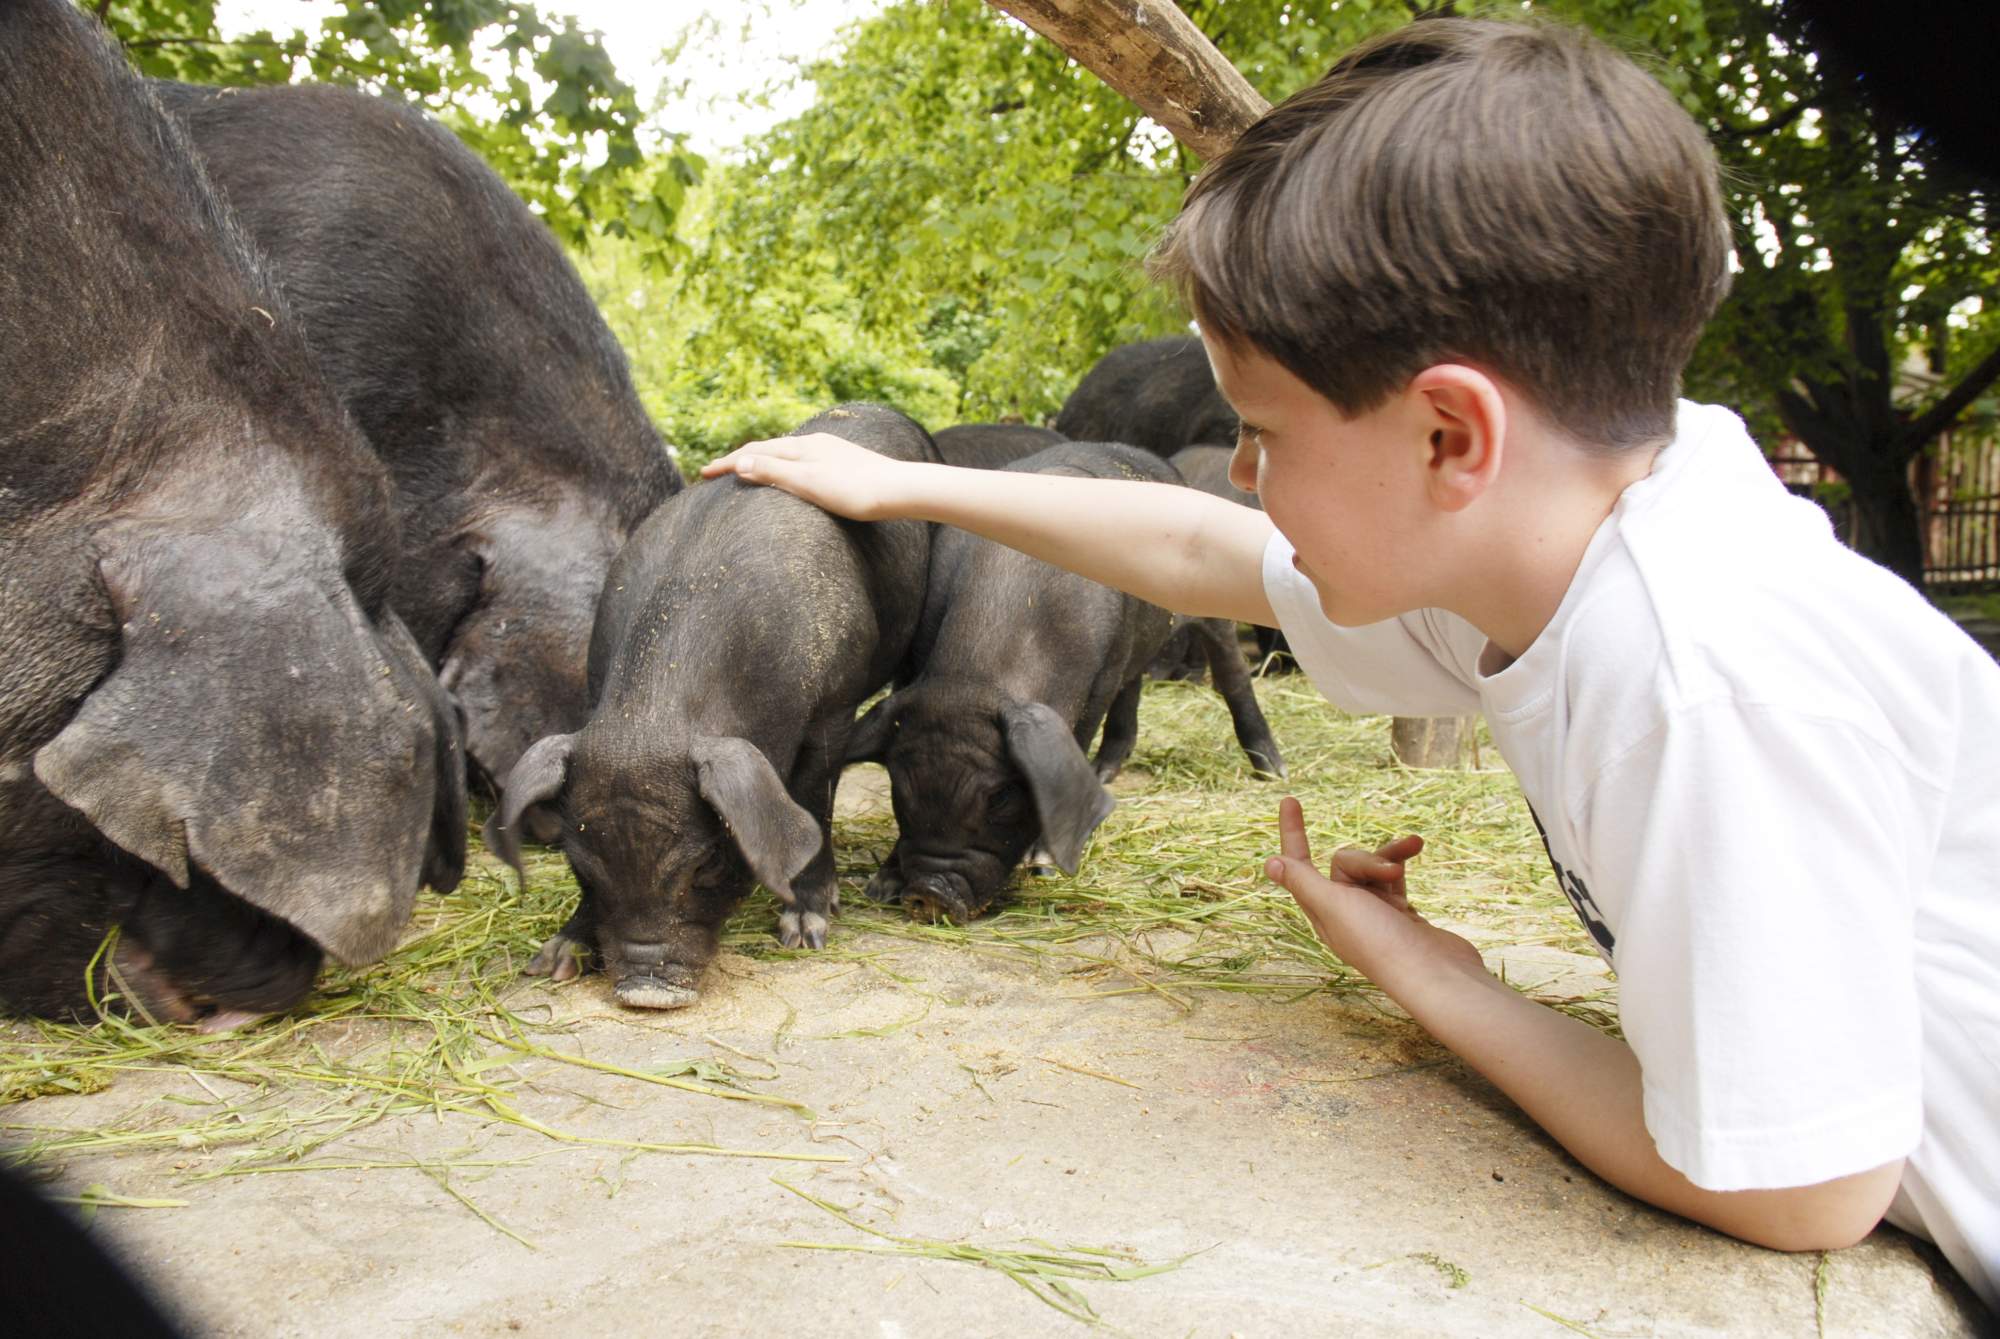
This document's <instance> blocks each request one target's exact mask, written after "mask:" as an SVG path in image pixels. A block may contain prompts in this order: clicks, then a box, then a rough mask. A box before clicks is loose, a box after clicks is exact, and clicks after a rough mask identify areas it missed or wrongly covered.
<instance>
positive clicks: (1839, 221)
mask: <svg viewBox="0 0 2000 1339" xmlns="http://www.w3.org/2000/svg"><path fill="white" fill-rule="evenodd" d="M1182 8H1183V9H1184V11H1185V12H1186V13H1187V14H1188V15H1189V16H1190V17H1191V18H1192V19H1193V20H1194V21H1195V23H1196V24H1197V25H1198V26H1199V27H1200V28H1201V29H1202V30H1203V31H1204V32H1205V33H1206V34H1207V35H1208V36H1209V37H1210V39H1211V40H1213V41H1214V42H1215V43H1216V45H1217V46H1218V48H1219V49H1220V50H1221V51H1222V53H1223V54H1224V55H1225V56H1226V57H1228V58H1229V59H1230V60H1231V61H1232V62H1233V63H1234V64H1235V65H1236V66H1237V68H1238V69H1240V70H1241V71H1242V72H1243V73H1244V74H1245V75H1246V76H1247V77H1248V78H1249V79H1250V81H1251V83H1252V84H1253V85H1255V86H1256V87H1257V89H1258V90H1259V91H1260V92H1261V93H1263V94H1264V95H1265V96H1266V97H1268V98H1271V99H1273V100H1277V99H1281V98H1283V97H1284V96H1285V95H1287V94H1289V93H1290V92H1292V91H1293V90H1294V89H1296V88H1297V87H1299V86H1301V85H1302V84H1303V83H1305V82H1307V81H1309V80H1310V79H1312V78H1314V77H1316V76H1317V75H1318V74H1319V72H1320V71H1322V70H1323V69H1324V68H1325V67H1326V66H1327V65H1328V64H1329V63H1331V61H1332V60H1333V59H1334V58H1335V57H1336V56H1337V55H1338V54H1339V53H1340V52H1341V51H1343V50H1345V49H1347V48H1348V47H1349V46H1351V45H1352V44H1354V43H1355V42H1358V41H1360V40H1362V39H1364V38H1366V37H1368V36H1370V35H1372V34H1374V33H1376V32H1379V31H1381V30H1383V29H1384V28H1387V27H1391V26H1394V25H1396V24H1400V23H1403V22H1407V21H1409V20H1410V18H1411V15H1412V9H1413V6H1411V5H1410V4H1407V3H1402V2H1401V0H1344V2H1343V3H1341V4H1338V5H1333V4H1329V3H1319V4H1308V3H1300V2H1298V0H1227V2H1226V3H1224V2H1222V0H1182ZM1532 9H1533V10H1534V11H1536V12H1538V13H1540V14H1543V15H1547V16H1550V17H1553V18H1557V19H1561V20H1566V21H1571V22H1577V23H1581V24H1583V25H1585V26H1587V27H1589V28H1591V29H1592V30H1594V31H1596V32H1597V33H1599V34H1600V35H1601V36H1603V37H1605V38H1606V39H1607V40H1609V41H1611V42H1613V43H1614V44H1616V45H1618V46H1619V47H1621V48H1622V49H1624V50H1626V51H1627V52H1629V53H1631V54H1633V55H1634V56H1635V57H1636V58H1638V59H1639V60H1641V61H1642V62H1643V63H1644V64H1646V65H1647V67H1648V68H1649V69H1651V70H1652V71H1653V72H1654V73H1655V74H1656V75H1657V76H1658V77H1659V78H1660V79H1661V80H1662V82H1663V83H1665V84H1666V85H1667V86H1668V88H1669V89H1670V90H1672V91H1673V93H1674V94H1675V95H1676V96H1677V97H1678V98H1679V99H1680V100H1681V102H1682V103H1683V105H1684V106H1686V107H1687V109H1688V110H1689V111H1690V113H1692V114H1693V115H1694V116H1695V117H1696V118H1697V120H1699V121H1700V122H1701V123H1702V124H1703V125H1704V126H1705V127H1707V129H1708V130H1709V132H1710V134H1711V137H1712V139H1713V142H1714V143H1715V145H1716V147H1717V151H1718V153H1719V155H1720V156H1721V158H1722V160H1723V162H1724V164H1725V169H1726V172H1727V179H1728V187H1729V194H1730V202H1731V207H1732V209H1733V211H1734V213H1735V215H1736V219H1737V243H1738V252H1739V259H1740V261H1741V264H1742V272H1741V273H1740V274H1739V275H1738V276H1737V281H1736V285H1735V291H1734V292H1733V294H1732V296H1731V297H1730V299H1729V301H1728V303H1727V304H1726V305H1725V307H1724V310H1723V312H1722V313H1721V315H1720V316H1719V318H1718V319H1717V321H1716V322H1715V324H1714V326H1713V327H1712V328H1711V330H1710V332H1709V334H1708V336H1707V338H1706V339H1705V340H1704V342H1703V345H1702V347H1701V350H1700V352H1699V353H1698V354H1697V357H1696V360H1695V362H1694V364H1693V366H1692V367H1691V368H1690V369H1689V377H1688V380H1689V389H1690V391H1691V393H1693V394H1696V395H1698V396H1701V397H1704V398H1714V399H1719V400H1722V401H1724V402H1727V403H1730V404H1733V405H1735V406H1737V407H1739V408H1740V409H1742V410H1743V411H1744V412H1745V413H1746V414H1747V415H1748V416H1750V417H1751V418H1752V419H1753V420H1754V421H1755V423H1756V425H1757V426H1758V427H1759V429H1760V430H1761V431H1762V432H1763V433H1764V435H1765V436H1766V437H1767V438H1768V437H1770V436H1773V435H1775V434H1776V433H1778V432H1789V433H1791V434H1793V435H1795V436H1797V437H1798V438H1799V439H1800V440H1802V441H1803V442H1804V443H1805V444H1806V445H1807V446H1809V447H1810V448H1811V449H1813V450H1814V451H1815V452H1817V453H1819V454H1820V455H1821V456H1822V458H1824V459H1826V460H1827V461H1828V463H1830V464H1832V465H1834V466H1835V467H1836V468H1837V469H1839V470H1840V471H1842V473H1844V474H1846V475H1847V476H1848V477H1849V479H1850V480H1851V481H1852V482H1853V484H1854V488H1855V495H1856V499H1857V502H1859V503H1861V504H1862V505H1861V515H1862V533H1861V535H1860V536H1859V539H1860V542H1861V543H1862V544H1863V546H1864V547H1865V548H1867V549H1868V550H1869V551H1871V552H1872V553H1874V554H1875V556H1877V557H1879V558H1882V559H1884V560H1885V561H1888V562H1889V563H1890V565H1892V566H1895V567H1897V568H1898V569H1899V570H1902V571H1904V572H1905V573H1906V574H1914V571H1915V570H1916V564H1917V562H1918V561H1919V559H1918V555H1917V554H1916V553H1915V551H1914V544H1915V531H1914V516H1915V511H1914V504H1913V502H1912V500H1911V497H1910V493H1909V490H1908V487H1907V484H1906V482H1905V478H1904V473H1903V471H1904V467H1905V466H1906V465H1907V463H1908V461H1909V460H1910V458H1911V456H1912V455H1913V454H1914V453H1915V452H1917V451H1920V450H1922V449H1924V448H1925V447H1926V445H1927V444H1929V443H1930V442H1932V441H1934V440H1935V438H1936V436H1937V434H1938V431H1939V430H1940V429H1941V428H1942V427H1944V426H1947V425H1948V424H1949V423H1950V422H1952V421H1953V420H1955V419H1957V418H1959V417H1960V416H1961V415H1962V414H1963V413H1964V412H1965V411H1966V409H1967V407H1968V406H1969V405H1976V404H1977V403H1979V401H1980V397H1981V395H1982V394H1983V393H1984V392H1986V391H1987V390H1988V389H1989V388H1990V386H1991V384H1992V382H1993V380H1994V377H1995V375H2000V359H1996V357H1995V355H1994V350H1995V348H1996V345H2000V326H1996V324H1995V319H1994V316H1993V312H1992V310H1991V306H1990V303H1988V302H1987V301H1986V300H1985V295H1986V294H1987V293H1989V292H1990V291H1991V290H1993V289H1994V287H1995V285H1996V279H2000V261H1996V259H1995V257H1994V255H1993V250H1992V235H1991V201H1992V195H1991V192H1992V183H1990V182H1982V181H1979V180H1976V179H1974V178H1972V177H1970V176H1968V175H1967V174H1966V173H1964V172H1962V171H1959V170H1957V169H1954V168H1952V167H1950V166H1949V165H1948V164H1947V163H1945V162H1944V161H1943V160H1942V159H1940V158H1939V157H1938V156H1937V155H1936V154H1935V153H1933V152H1932V151H1931V146H1929V145H1928V144H1927V143H1926V141H1925V140H1924V137H1923V136H1922V135H1920V134H1918V133H1915V132H1913V131H1912V130H1911V129H1910V128H1909V127H1906V126H1903V125H1900V124H1898V123H1897V122H1896V121H1895V120H1894V119H1893V118H1891V117H1890V116H1889V115H1888V114H1887V113H1885V112H1882V111H1880V110H1879V109H1877V108H1874V107H1873V106H1871V105H1870V104H1869V102H1868V101H1867V99H1865V98H1862V97H1860V96H1857V93H1856V90H1855V89H1854V88H1853V87H1852V85H1851V81H1850V82H1843V81H1842V79H1841V78H1840V77H1839V76H1838V74H1837V73H1836V72H1835V71H1834V68H1833V67H1832V66H1831V65H1830V64H1829V63H1828V62H1825V61H1823V60H1821V59H1819V57H1818V55H1817V54H1816V53H1815V52H1814V51H1813V50H1812V49H1811V47H1810V45H1809V44H1808V43H1807V41H1806V40H1805V37H1804V35H1803V34H1802V33H1801V32H1800V30H1799V29H1797V28H1796V27H1795V26H1794V25H1793V24H1791V23H1790V21H1789V20H1788V19H1787V17H1786V15H1785V14H1784V13H1783V12H1782V11H1781V10H1780V8H1779V7H1778V6H1777V4H1776V3H1774V0H1658V2H1657V3H1649V4H1645V5H1632V4H1630V3H1627V2H1626V0H1536V3H1534V4H1533V5H1532ZM1509 12H1510V13H1512V12H1516V11H1514V10H1512V9H1511V8H1510V10H1509ZM808 75H809V77H810V78H812V79H813V81H814V82H815V84H816V87H817V92H818V98H817V101H816V102H815V103H814V105H813V106H812V108H811V109H810V110H809V111H807V112H806V113H804V114H803V115H801V116H799V117H798V118H796V119H794V120H792V121H790V122H787V123H785V124H784V125H781V126H779V127H778V128H777V129H775V130H774V131H772V132H771V133H770V134H768V135H766V136H765V137H763V138H762V139H761V140H759V141H758V142H756V143H755V144H754V145H753V146H752V149H751V152H750V154H749V155H748V157H747V159H746V161H744V162H743V163H741V164H738V165H734V166H732V167H730V168H729V169H727V170H726V171H725V172H723V173H721V174H719V175H718V177H717V178H716V180H715V181H714V182H713V183H712V187H713V189H712V190H711V191H709V192H707V193H706V194H705V196H704V201H703V204H702V206H701V208H699V209H698V210H695V211H693V212H692V213H691V215H690V219H689V224H690V230H689V233H688V240H689V244H690V246H691V248H692V250H691V253H690V255H689V257H688V259H687V261H686V263H685V264H684V265H683V266H682V267H681V269H680V270H679V271H678V272H677V274H676V276H675V277H674V281H673V282H672V283H671V284H668V285H666V286H664V287H661V288H658V289H656V290H654V297H656V298H657V299H658V300H659V301H662V302H665V303H667V304H669V305H671V306H672V307H673V308H674V309H675V311H674V313H672V314H671V315H670V318H669V319H672V320H676V321H679V322H683V323H684V324H683V326H682V328H683V329H684V331H685V334H686V338H685V340H684V341H681V342H679V343H677V345H676V353H677V356H678V363H679V365H678V366H677V367H676V368H675V369H673V370H671V371H670V372H667V373H665V374H664V376H663V377H662V379H661V380H660V381H659V382H658V383H657V384H658V386H659V390H658V397H659V400H660V403H661V405H662V408H663V410H664V412H665V415H666V417H667V419H668V421H669V426H670V429H671V430H672V431H673V432H674V433H675V434H676V435H677V436H678V437H679V438H680V439H681V440H684V441H686V442H687V443H688V444H689V445H691V446H693V447H694V448H695V449H696V451H697V453H705V452H706V451H710V450H714V449H717V448H719V447H723V446H727V445H730V444H731V443H732V442H733V441H734V440H740V439H741V438H742V437H743V436H745V435H750V434H753V433H756V432H761V431H766V430H770V429H773V428H776V427H779V426H782V425H783V424H784V423H785V422H786V421H788V420H790V419H793V418H796V417H797V411H798V410H800V409H803V408H806V407H809V406H810V405H812V404H817V403H823V402H824V401H825V400H826V399H827V398H828V397H831V396H840V395H848V394H868V395H879V396H884V397H886V398H890V399H893V400H898V401H900V402H902V403H905V404H907V405H908V406H909V407H911V408H912V409H913V411H915V412H918V413H919V415H920V416H921V417H924V418H925V419H926V421H928V422H933V423H937V424H940V425H941V424H942V423H944V422H948V421H958V420H977V419H985V418H993V417H999V416H1004V415H1021V416H1024V417H1027V418H1030V419H1036V418H1040V417H1043V416H1045V415H1047V414H1049V413H1050V412H1051V411H1052V410H1053V408H1054V407H1055V406H1056V404H1058V403H1059V402H1060V399H1061V397H1062V395H1063V393H1064V392H1065V391H1066V390H1067V389H1068V388H1069V387H1070V386H1071V385H1073V384H1074V382H1075V379H1076V377H1077V375H1078V374H1079V373H1080V372H1081V371H1082V370H1083V369H1084V368H1085V367H1087V366H1088V365H1089V364H1090V363H1091V362H1092V361H1093V360H1094V359H1095V358H1096V357H1098V356H1099V355H1101V354H1102V353H1103V352H1104V351H1105V350H1106V349H1107V348H1109V347H1111V346H1112V345H1114V344H1117V343H1120V342H1123V341H1126V340H1131V339H1137V338H1142V337H1145V336H1149V335H1154V334H1159V333H1163V332H1166V331H1170V330H1174V329H1178V328H1182V322H1183V317H1182V315H1181V314H1180V313H1178V312H1176V311H1175V310H1174V309H1173V308H1172V306H1171V304H1170V303H1169V302H1167V301H1166V299H1165V297H1164V295H1162V294H1160V293H1158V292H1157V291H1155V290H1153V289H1152V288H1151V287H1150V286H1149V285H1148V284H1147V282H1146V280H1145V278H1144V276H1143V273H1142V271H1141V268H1140V265H1139V261H1140V258H1141V257H1142V256H1143V254H1144V252H1145V250H1146V248H1147V247H1148V245H1149V244H1150V242H1151V240H1152V239H1153V238H1154V237H1155V236H1156V235H1157V233H1158V231H1159V229H1160V228H1161V227H1162V226H1163V225H1164V224H1165V223H1166V222H1167V220H1168V219H1169V218H1170V217H1171V216H1172V213H1173V210H1174V208H1175V206H1176V204H1177V202H1178V199H1179V196H1180V194H1181V192H1182V191H1183V189H1184V188H1185V186H1186V183H1187V181H1188V180H1189V177H1190V174H1191V173H1192V172H1193V171H1195V170H1197V168H1198V166H1199V164H1198V163H1197V162H1196V161H1194V160H1193V159H1192V158H1191V157H1190V156H1189V155H1188V154H1187V153H1186V152H1185V151H1184V150H1182V149H1180V148H1179V147H1178V146H1176V145H1174V144H1172V143H1171V141H1169V140H1167V139H1166V137H1165V136H1164V135H1163V134H1161V132H1159V130H1158V129H1157V127H1153V126H1152V125H1151V123H1150V122H1147V121H1145V120H1144V119H1143V118H1142V117H1141V116H1140V114H1139V113H1138V111H1137V110H1136V109H1135V108H1134V107H1133V106H1132V105H1131V104H1130V103H1128V102H1126V101H1125V100H1124V99H1123V98H1121V97H1119V96H1117V95H1116V94H1114V93H1112V92H1111V91H1110V90H1109V89H1107V88H1106V87H1105V86H1104V85H1103V84H1101V83H1099V82H1098V80H1097V79H1096V78H1095V77H1094V76H1092V75H1090V74H1089V73H1088V72H1086V71H1084V70H1082V69H1081V68H1080V67H1078V66H1077V65H1075V64H1074V63H1073V62H1071V61H1070V60H1068V59H1067V58H1066V57H1065V56H1064V55H1063V54H1062V53H1061V52H1060V51H1059V50H1057V49H1056V48H1055V47H1053V46H1052V45H1051V44H1049V43H1048V42H1045V41H1042V40H1040V39H1038V38H1035V37H1034V36H1032V35H1031V34H1029V33H1028V32H1027V31H1026V30H1025V29H1023V28H1022V27H1021V26H1020V25H1019V24H1017V23H1015V22H1013V21H1012V20H1009V19H1007V18H1006V17H1004V16H1003V15H1000V14H998V13H996V12H995V11H993V10H991V9H989V8H987V7H986V6H985V5H983V4H980V3H977V2H976V0H942V3H934V2H931V0H923V2H920V3H902V4H897V5H893V6H891V7H890V8H888V9H886V10H884V11H883V12H882V13H881V14H880V15H879V16H877V17H875V18H873V19H871V20H869V21H867V22H865V23H862V24H859V25H857V26H855V27H854V28H852V29H851V30H850V31H849V32H848V34H847V36H846V39H845V41H844V43H843V44H842V46H841V47H840V49H839V50H837V51H836V52H834V53H832V54H830V55H829V56H828V57H827V58H826V59H825V60H823V61H821V62H820V63H819V64H817V65H816V66H814V67H812V68H811V69H810V70H809V71H808ZM1913 354H1915V355H1920V356H1921V358H1922V360H1923V361H1924V362H1925V363H1926V364H1927V365H1928V366H1929V367H1930V368H1931V369H1932V371H1933V375H1932V376H1931V377H1930V378H1928V379H1925V380H1924V382H1923V384H1924V385H1928V386H1932V387H1935V386H1937V385H1939V384H1941V385H1942V387H1943V389H1935V388H1933V389H1929V390H1926V389H1923V388H1922V387H1921V386H1920V385H1919V384H1918V382H1916V381H1913V380H1911V379H1908V378H1905V377H1903V376H1902V375H1901V372H1902V369H1903V368H1904V367H1905V365H1906V363H1908V362H1909V360H1910V358H1911V357H1912V355H1913Z"/></svg>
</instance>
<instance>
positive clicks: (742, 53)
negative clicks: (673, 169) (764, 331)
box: [216, 0, 886, 154]
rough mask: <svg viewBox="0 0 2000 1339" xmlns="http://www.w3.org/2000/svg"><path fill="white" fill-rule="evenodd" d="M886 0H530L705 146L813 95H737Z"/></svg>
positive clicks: (260, 22)
mask: <svg viewBox="0 0 2000 1339" xmlns="http://www.w3.org/2000/svg"><path fill="white" fill-rule="evenodd" d="M885 3H886V0H734V2H733V3H732V2H731V0H538V3H537V9H538V10H539V11H540V12H541V14H542V15H543V17H544V18H549V19H553V18H555V17H557V16H560V15H562V14H574V15H575V16H576V18H577V22H578V23H579V24H580V25H581V26H583V27H585V28H594V29H596V30H597V31H599V32H601V33H603V34H604V47H605V50H606V51H608V52H610V53H611V59H612V60H613V61H614V62H615V63H616V64H617V66H618V73H619V74H620V75H621V76H623V77H624V79H625V80H626V82H628V83H630V84H631V85H632V86H633V87H635V88H637V89H638V90H639V102H640V105H641V106H647V107H649V106H651V105H652V104H653V101H654V99H655V98H656V97H658V96H659V94H660V91H661V87H662V85H663V84H666V85H667V87H668V96H667V98H666V100H665V101H664V102H663V103H662V104H661V108H660V111H659V113H658V114H657V116H656V117H654V118H653V119H654V123H655V124H657V125H659V126H660V127H661V128H662V129H666V130H675V131H681V132H684V133H686V134H687V135H688V137H689V141H690V143H691V144H692V146H693V147H694V149H695V150H696V151H697V152H700V153H704V154H712V153H715V152H717V151H719V150H724V149H728V148H732V147H734V146H736V145H737V144H740V143H741V142H742V141H743V139H744V138H745V137H747V136H749V135H753V134H756V133H757V132H758V131H760V130H764V129H766V128H768V127H770V126H771V125H774V124H776V123H777V122H778V121H781V120H783V119H784V118H785V117H787V116H791V115H794V114H796V113H798V112H800V111H803V110H804V109H805V108H806V107H807V106H809V105H810V104H811V102H812V89H811V87H810V86H806V85H794V86H792V87H789V88H785V89H782V90H779V91H777V92H775V93H774V95H773V96H772V98H771V105H770V106H769V107H745V106H742V105H740V103H739V102H738V99H739V98H741V97H742V96H743V95H744V94H748V93H756V92H759V91H761V90H764V89H766V88H769V87H770V86H772V85H774V84H777V83H781V82H783V81H786V80H788V79H789V78H790V76H791V75H792V74H793V73H794V71H795V70H796V68H797V65H798V63H799V62H800V61H802V60H808V59H810V58H812V57H814V56H817V55H819V54H820V53H821V52H823V51H825V50H826V49H827V48H828V47H829V46H831V45H832V43H833V41H834V37H835V34H836V33H837V32H838V30H839V29H840V28H841V27H842V26H843V25H845V24H848V23H851V22H853V21H855V20H857V19H862V18H866V17H868V16H869V15H871V14H873V13H875V12H877V11H878V10H880V9H881V8H882V7H883V5H884V4H885ZM338 8H339V6H338V5H336V4H334V3H332V2H331V0H220V3H219V4H217V6H216V18H217V22H218V24H219V26H220V27H221V29H222V31H223V33H224V34H225V35H230V36H234V35H236V34H240V33H246V32H254V31H256V30H257V29H259V28H269V29H271V30H272V31H274V32H283V31H285V30H287V29H290V28H301V27H317V26H318V23H319V21H320V20H321V19H323V18H325V17H327V16H329V15H331V14H333V13H335V12H337V11H338ZM684 32H685V33H692V35H693V36H692V40H691V41H690V42H689V43H688V46H687V48H686V50H685V51H684V52H683V53H682V55H681V58H680V60H679V61H678V62H676V63H675V65H674V67H673V68H672V69H671V70H669V69H668V68H667V66H666V65H665V64H664V63H663V62H662V61H661V60H660V59H659V56H660V52H661V50H662V49H663V48H665V47H667V46H670V45H672V44H673V43H674V42H676V41H677V40H678V39H679V38H680V36H681V34H682V33H684Z"/></svg>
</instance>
